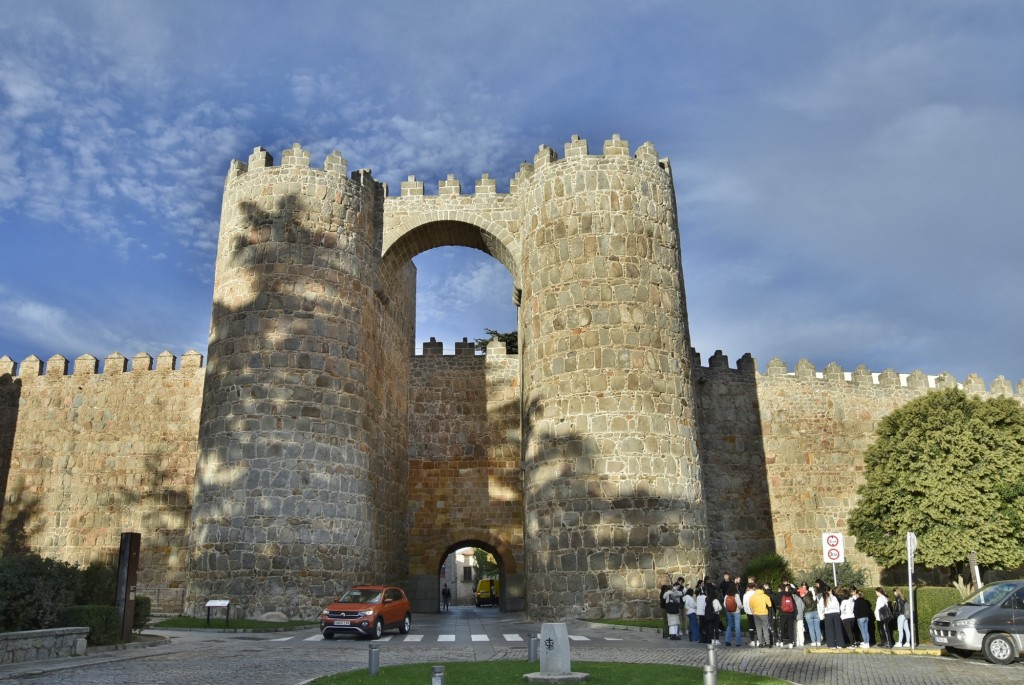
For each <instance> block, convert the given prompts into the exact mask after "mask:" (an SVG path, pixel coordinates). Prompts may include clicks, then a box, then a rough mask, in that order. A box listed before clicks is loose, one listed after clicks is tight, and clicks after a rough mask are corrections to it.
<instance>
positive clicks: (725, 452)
mask: <svg viewBox="0 0 1024 685" xmlns="http://www.w3.org/2000/svg"><path fill="white" fill-rule="evenodd" d="M709 362H710V365H709V366H708V367H702V366H700V359H699V357H696V356H695V357H694V367H693V369H692V374H693V378H694V396H695V398H696V402H697V412H696V418H697V426H698V433H697V439H698V447H699V449H700V455H701V465H702V470H703V478H704V492H705V497H706V499H707V502H708V534H709V536H710V538H711V566H712V568H711V569H709V570H710V571H711V572H712V575H713V576H714V577H718V575H720V574H721V572H723V571H730V572H732V573H733V574H742V573H743V570H744V569H745V568H746V565H747V564H748V563H749V562H750V561H751V560H752V559H754V558H755V557H757V556H760V555H762V554H768V553H774V552H778V553H779V554H782V555H783V556H785V555H786V549H785V541H784V544H783V546H781V547H780V548H779V549H776V538H775V527H774V521H773V518H772V506H771V498H770V494H769V490H770V487H769V482H768V468H767V457H766V455H765V450H764V437H763V435H762V431H761V407H760V403H759V401H758V398H757V373H756V369H755V366H754V362H753V359H751V358H750V357H749V355H747V356H745V357H744V358H743V359H741V360H740V361H739V363H738V364H737V368H735V369H730V368H729V367H728V359H727V358H726V357H725V356H724V355H722V353H721V351H719V352H716V353H715V355H713V356H712V357H711V358H710V359H709Z"/></svg>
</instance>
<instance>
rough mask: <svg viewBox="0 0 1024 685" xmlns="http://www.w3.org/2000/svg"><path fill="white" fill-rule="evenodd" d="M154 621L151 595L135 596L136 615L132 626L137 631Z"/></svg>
mask: <svg viewBox="0 0 1024 685" xmlns="http://www.w3.org/2000/svg"><path fill="white" fill-rule="evenodd" d="M152 622H153V602H152V600H150V598H149V597H142V596H140V595H136V596H135V616H134V617H133V622H132V628H133V629H134V630H135V632H137V633H141V632H142V631H143V630H145V629H146V628H148V627H149V624H150V623H152Z"/></svg>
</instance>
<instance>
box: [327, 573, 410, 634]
mask: <svg viewBox="0 0 1024 685" xmlns="http://www.w3.org/2000/svg"><path fill="white" fill-rule="evenodd" d="M389 628H398V632H400V633H402V634H403V635H405V634H406V633H408V632H409V630H410V629H411V628H412V611H411V608H410V605H409V598H408V597H406V596H405V593H404V592H402V590H401V589H400V588H397V587H387V586H385V585H356V586H355V587H353V588H352V589H351V590H349V591H348V592H346V593H345V594H344V595H342V596H341V597H335V599H334V601H333V602H331V603H330V604H328V605H327V607H326V608H325V609H324V610H323V613H322V614H321V615H320V632H321V633H323V636H324V639H325V640H331V639H333V638H334V636H335V635H337V634H339V633H355V634H356V635H365V636H367V637H369V638H370V639H371V640H373V639H377V638H378V637H380V636H381V634H382V633H383V632H384V631H385V630H388V629H389Z"/></svg>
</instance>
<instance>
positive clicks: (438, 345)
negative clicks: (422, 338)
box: [413, 337, 516, 357]
mask: <svg viewBox="0 0 1024 685" xmlns="http://www.w3.org/2000/svg"><path fill="white" fill-rule="evenodd" d="M507 349H508V347H507V345H505V343H504V342H502V341H501V340H497V339H495V340H491V341H490V342H488V343H487V354H486V355H479V356H480V357H484V356H488V357H497V356H509V357H515V356H516V354H515V353H512V354H509V352H508V351H507ZM413 356H414V357H441V356H444V357H472V356H477V354H476V343H475V342H472V341H471V340H469V338H463V339H462V340H461V341H457V342H456V343H455V352H454V353H449V354H445V353H444V343H443V342H441V341H439V340H438V339H437V338H433V337H432V338H430V340H428V341H427V342H424V343H423V352H422V353H420V354H415V355H413Z"/></svg>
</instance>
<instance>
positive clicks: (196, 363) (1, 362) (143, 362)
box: [0, 350, 203, 378]
mask: <svg viewBox="0 0 1024 685" xmlns="http://www.w3.org/2000/svg"><path fill="white" fill-rule="evenodd" d="M154 361H155V364H154ZM177 362H178V358H177V357H175V356H174V355H173V354H171V353H170V352H168V351H166V350H165V351H164V352H161V353H160V354H158V355H157V356H156V358H155V360H154V358H153V356H152V355H149V354H147V353H145V352H140V353H138V354H136V355H135V356H134V357H132V358H131V365H130V367H129V360H128V358H127V357H125V356H124V355H123V354H121V353H120V352H114V353H112V354H110V355H108V356H107V357H106V358H105V359H104V360H103V369H102V371H101V370H100V362H99V359H97V358H96V357H94V356H92V355H91V354H83V355H82V356H80V357H77V358H76V359H75V360H74V364H72V363H71V362H70V361H69V360H68V358H67V357H64V356H61V355H59V354H55V355H53V356H52V357H50V358H49V359H47V360H46V361H45V362H43V360H41V359H40V358H39V357H37V356H35V355H34V354H30V355H29V356H28V357H25V359H23V360H22V362H21V364H18V363H16V362H15V361H14V360H13V359H11V358H10V357H9V356H7V355H6V354H5V355H4V356H2V357H0V376H11V377H12V378H34V377H37V376H46V377H51V376H95V375H105V376H110V375H116V374H121V373H141V372H144V371H187V370H190V369H200V368H202V366H203V355H202V354H200V353H199V352H197V351H195V350H189V351H188V352H186V353H185V354H183V355H182V356H181V362H180V363H177Z"/></svg>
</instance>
